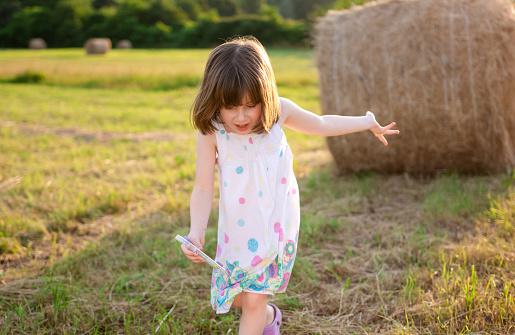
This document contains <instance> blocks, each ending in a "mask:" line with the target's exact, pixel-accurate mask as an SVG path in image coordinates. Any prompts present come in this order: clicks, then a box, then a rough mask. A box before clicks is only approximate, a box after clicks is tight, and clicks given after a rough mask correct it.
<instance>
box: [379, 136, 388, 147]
mask: <svg viewBox="0 0 515 335" xmlns="http://www.w3.org/2000/svg"><path fill="white" fill-rule="evenodd" d="M378 138H379V139H380V140H381V142H383V144H384V145H385V146H386V145H388V141H387V140H386V138H384V136H383V135H379V136H378Z"/></svg>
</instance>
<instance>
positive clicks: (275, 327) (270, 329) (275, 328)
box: [263, 304, 283, 335]
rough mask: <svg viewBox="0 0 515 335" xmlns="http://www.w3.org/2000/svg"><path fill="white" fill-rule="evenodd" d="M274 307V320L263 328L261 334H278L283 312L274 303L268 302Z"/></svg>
mask: <svg viewBox="0 0 515 335" xmlns="http://www.w3.org/2000/svg"><path fill="white" fill-rule="evenodd" d="M269 305H270V306H272V308H273V309H274V314H275V317H274V321H272V323H271V324H270V325H268V326H266V327H265V329H264V330H263V335H280V334H281V333H280V332H279V329H280V328H281V323H282V320H283V314H282V313H281V310H280V309H279V308H277V306H276V305H274V304H269Z"/></svg>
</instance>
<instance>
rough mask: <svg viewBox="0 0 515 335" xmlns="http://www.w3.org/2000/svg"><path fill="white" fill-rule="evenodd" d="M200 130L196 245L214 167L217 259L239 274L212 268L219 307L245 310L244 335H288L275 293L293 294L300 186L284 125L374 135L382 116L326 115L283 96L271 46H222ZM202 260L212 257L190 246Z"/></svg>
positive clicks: (200, 109)
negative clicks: (272, 298)
mask: <svg viewBox="0 0 515 335" xmlns="http://www.w3.org/2000/svg"><path fill="white" fill-rule="evenodd" d="M191 117H192V122H193V125H194V126H195V127H196V128H197V129H199V133H198V138H197V168H196V176H195V186H194V188H193V192H192V195H191V202H190V213H191V229H190V232H189V235H188V238H189V239H190V241H191V242H192V243H193V244H194V245H196V246H197V247H199V248H202V246H203V245H204V242H205V239H204V237H205V233H206V227H207V223H208V218H209V213H210V211H211V207H212V202H213V188H214V176H215V166H216V167H217V169H218V178H219V186H220V206H219V207H220V208H219V220H218V245H217V248H216V258H215V260H216V261H217V262H218V263H219V264H222V265H223V266H224V267H225V268H226V269H227V270H229V273H230V275H226V276H224V275H221V274H220V273H218V272H217V271H213V275H212V282H211V304H212V305H213V308H214V309H216V312H217V313H226V312H228V311H229V308H230V307H231V305H232V306H234V307H237V308H240V309H241V310H242V314H241V320H240V329H239V333H240V334H245V335H249V334H279V326H280V324H281V318H282V316H281V311H280V310H279V309H278V308H277V307H276V306H275V305H273V304H271V303H270V304H267V296H268V295H274V294H276V293H282V292H284V291H285V290H286V287H287V286H288V282H289V280H290V275H291V272H292V268H293V263H294V260H295V255H296V252H297V245H298V244H297V241H298V234H299V223H300V210H299V189H298V186H297V181H296V179H295V175H294V174H293V168H292V166H293V155H292V153H291V151H290V147H289V146H288V143H287V142H286V137H285V135H284V133H283V130H282V127H283V126H287V127H288V128H291V129H293V130H295V131H298V132H301V133H304V134H310V135H320V136H336V135H343V134H349V133H353V132H358V131H363V130H367V129H369V130H371V131H372V132H373V133H374V134H375V136H377V137H378V138H379V139H380V140H381V141H382V142H383V143H384V144H385V145H387V142H386V140H385V138H384V136H383V135H389V134H398V133H399V132H398V131H397V130H390V128H392V127H393V126H394V125H395V123H391V124H390V125H388V126H386V127H381V126H380V125H379V124H378V123H377V122H376V120H375V118H374V115H373V114H372V113H370V112H367V114H366V116H361V117H345V116H336V115H326V116H318V115H316V114H313V113H311V112H308V111H305V110H303V109H302V108H300V107H299V106H297V105H296V104H295V103H293V102H292V101H290V100H288V99H284V98H279V97H278V95H277V87H276V84H275V78H274V73H273V72H272V66H271V64H270V60H269V58H268V55H267V54H266V51H265V49H264V48H263V46H262V45H261V44H260V43H259V42H258V41H257V40H256V39H255V38H252V37H247V38H237V39H234V40H232V41H229V42H226V43H224V44H222V45H220V46H218V47H217V48H215V49H214V50H213V51H212V52H211V54H210V55H209V58H208V60H207V64H206V69H205V73H204V76H203V79H202V83H201V85H200V89H199V92H198V94H197V96H196V98H195V101H194V103H193V107H192V115H191ZM182 251H183V252H184V254H185V255H186V256H187V257H188V258H189V259H190V260H192V261H193V262H196V263H200V262H203V260H202V259H201V258H200V257H198V256H197V255H195V254H194V253H192V252H191V251H190V250H189V249H187V248H186V247H184V246H182Z"/></svg>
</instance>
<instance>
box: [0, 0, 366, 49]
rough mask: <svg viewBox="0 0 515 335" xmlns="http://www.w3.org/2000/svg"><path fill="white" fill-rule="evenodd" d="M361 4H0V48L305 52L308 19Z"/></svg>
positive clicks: (346, 0)
mask: <svg viewBox="0 0 515 335" xmlns="http://www.w3.org/2000/svg"><path fill="white" fill-rule="evenodd" d="M365 1H368V0H302V1H299V0H0V47H1V48H26V47H27V45H28V41H29V40H30V39H31V38H43V39H44V40H45V41H46V42H47V44H48V46H49V47H80V46H82V45H83V44H84V42H85V40H87V39H88V38H91V37H108V38H110V39H111V40H112V41H113V43H116V42H117V41H119V40H122V39H129V40H130V41H131V42H132V44H133V45H134V47H140V48H160V47H177V48H201V47H211V46H213V45H217V44H219V43H221V42H222V40H223V39H226V38H229V37H231V36H235V35H254V36H256V37H257V38H258V39H260V40H261V41H262V43H263V44H268V45H279V46H294V47H295V46H308V45H309V35H310V30H311V26H312V22H313V19H314V18H316V17H317V16H320V15H323V14H324V13H325V12H327V10H328V9H343V8H349V7H350V6H351V5H352V4H362V3H363V2H365Z"/></svg>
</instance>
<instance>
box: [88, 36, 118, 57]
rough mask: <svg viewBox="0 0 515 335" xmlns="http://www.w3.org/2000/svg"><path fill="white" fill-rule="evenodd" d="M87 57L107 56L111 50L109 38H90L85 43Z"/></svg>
mask: <svg viewBox="0 0 515 335" xmlns="http://www.w3.org/2000/svg"><path fill="white" fill-rule="evenodd" d="M84 50H85V51H86V55H105V54H107V53H108V52H109V50H111V40H110V39H109V38H90V39H88V40H87V41H86V43H84Z"/></svg>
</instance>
